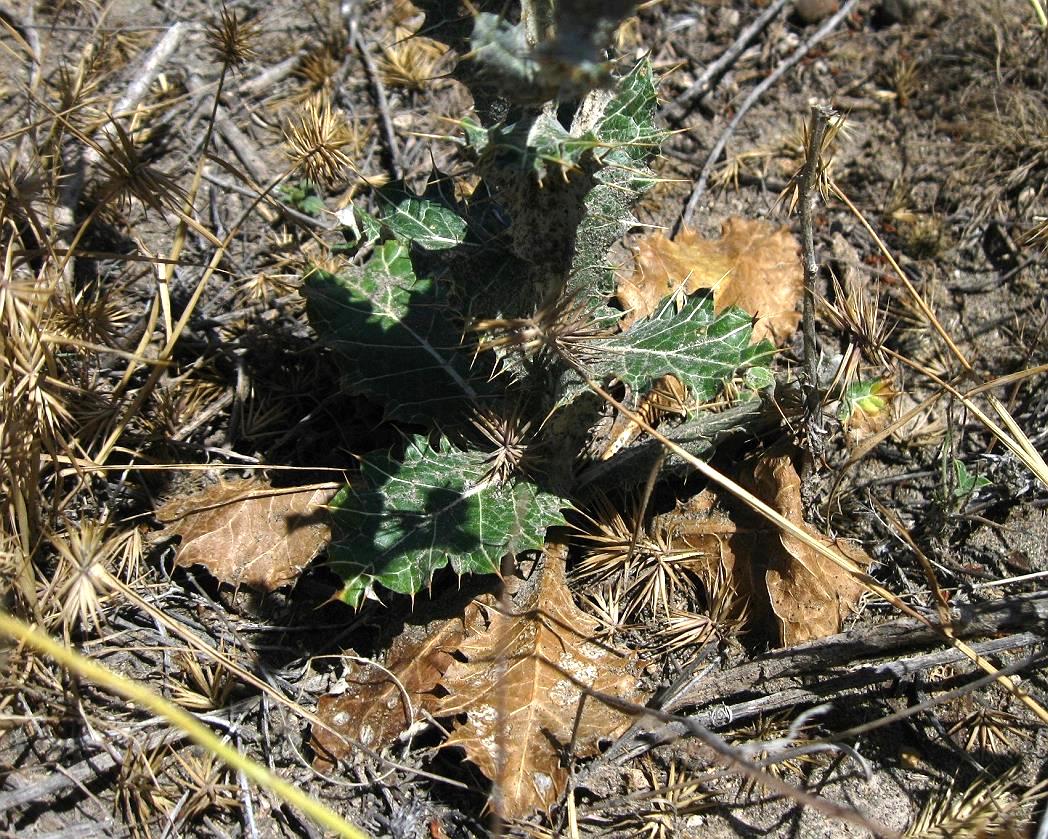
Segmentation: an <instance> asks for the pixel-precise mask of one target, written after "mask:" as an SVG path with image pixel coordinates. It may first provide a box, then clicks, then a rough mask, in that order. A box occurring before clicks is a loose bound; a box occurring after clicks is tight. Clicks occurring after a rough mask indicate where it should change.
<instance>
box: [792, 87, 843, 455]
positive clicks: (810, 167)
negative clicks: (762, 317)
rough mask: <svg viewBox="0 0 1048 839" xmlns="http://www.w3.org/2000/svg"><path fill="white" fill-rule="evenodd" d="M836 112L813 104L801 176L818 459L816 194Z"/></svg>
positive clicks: (811, 424)
mask: <svg viewBox="0 0 1048 839" xmlns="http://www.w3.org/2000/svg"><path fill="white" fill-rule="evenodd" d="M834 116H836V111H834V110H833V109H832V108H830V107H827V106H826V105H813V106H812V109H811V122H810V123H809V126H808V147H807V149H806V150H805V162H804V171H803V173H802V175H801V179H800V184H799V191H800V208H801V245H802V247H803V248H804V310H803V319H802V328H803V332H804V373H805V378H806V382H805V387H804V389H805V400H804V401H805V406H806V412H807V426H808V438H809V443H810V445H811V454H812V457H813V458H817V456H818V451H819V450H821V448H822V438H821V430H820V425H819V422H818V415H819V411H820V402H821V397H820V395H819V360H818V354H817V347H816V345H815V281H816V280H817V279H818V276H819V262H818V259H817V258H816V255H815V222H814V214H815V194H816V191H817V190H816V187H817V185H818V182H819V176H820V174H821V172H822V147H823V142H824V139H825V137H826V128H827V126H828V124H829V121H830V119H831V118H832V117H834Z"/></svg>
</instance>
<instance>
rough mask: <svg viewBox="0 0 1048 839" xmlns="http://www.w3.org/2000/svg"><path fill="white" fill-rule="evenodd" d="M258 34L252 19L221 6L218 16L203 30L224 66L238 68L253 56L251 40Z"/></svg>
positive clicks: (208, 42) (253, 50) (209, 44)
mask: <svg viewBox="0 0 1048 839" xmlns="http://www.w3.org/2000/svg"><path fill="white" fill-rule="evenodd" d="M257 35H258V25H257V24H256V23H255V22H254V21H249V20H247V19H246V18H241V17H240V16H239V15H238V14H237V13H236V12H235V11H230V9H229V8H228V7H226V6H224V5H223V6H222V11H221V12H219V15H218V18H217V19H215V20H212V21H211V22H210V23H209V24H208V25H207V28H206V29H205V30H204V37H205V39H206V41H207V45H208V46H209V47H210V48H211V51H212V52H213V53H214V54H215V57H216V58H217V59H218V60H219V62H221V63H222V65H223V66H224V67H229V68H234V69H237V68H240V67H242V66H243V65H244V64H246V63H247V62H248V61H250V60H251V59H252V58H254V57H255V55H256V53H255V49H254V47H253V46H252V42H253V41H254V39H255V38H256V36H257Z"/></svg>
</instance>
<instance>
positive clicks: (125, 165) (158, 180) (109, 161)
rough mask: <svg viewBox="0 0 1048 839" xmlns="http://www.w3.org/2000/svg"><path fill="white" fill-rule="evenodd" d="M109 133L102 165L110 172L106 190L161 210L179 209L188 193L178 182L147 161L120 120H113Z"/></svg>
mask: <svg viewBox="0 0 1048 839" xmlns="http://www.w3.org/2000/svg"><path fill="white" fill-rule="evenodd" d="M106 133H107V134H108V137H109V148H108V149H106V150H105V151H104V152H103V153H102V158H101V167H102V169H104V170H105V172H106V174H107V175H108V184H107V187H106V188H107V191H109V192H111V193H112V194H114V195H115V196H116V197H119V198H124V199H125V200H127V199H130V198H131V197H134V198H137V199H138V200H139V201H141V202H142V203H143V204H145V205H146V206H147V207H151V208H152V209H154V210H156V211H157V212H159V213H162V212H164V211H165V209H171V210H176V211H177V210H179V209H180V208H181V206H182V205H183V204H184V203H185V201H186V193H185V191H184V190H183V189H182V188H181V187H180V186H179V185H178V182H177V181H176V180H175V179H174V178H172V177H171V176H170V175H167V174H165V173H163V172H160V171H158V170H157V169H154V168H153V167H152V166H150V165H149V164H148V163H147V162H146V161H145V159H144V158H143V157H142V155H141V154H140V152H139V149H138V148H137V146H136V145H135V141H134V138H133V137H132V136H131V134H130V133H129V132H128V130H127V129H126V128H124V126H123V125H121V124H120V123H119V122H118V121H117V120H115V119H112V118H111V119H110V123H109V128H108V130H107V131H106Z"/></svg>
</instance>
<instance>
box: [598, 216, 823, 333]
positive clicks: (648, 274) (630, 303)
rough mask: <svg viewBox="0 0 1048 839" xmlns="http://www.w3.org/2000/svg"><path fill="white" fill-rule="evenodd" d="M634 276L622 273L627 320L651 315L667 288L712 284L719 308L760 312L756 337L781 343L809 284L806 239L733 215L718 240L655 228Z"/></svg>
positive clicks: (639, 249) (625, 324) (638, 253)
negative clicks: (805, 266) (804, 253)
mask: <svg viewBox="0 0 1048 839" xmlns="http://www.w3.org/2000/svg"><path fill="white" fill-rule="evenodd" d="M634 260H635V267H634V273H633V276H632V277H629V278H620V279H619V285H618V291H617V296H618V298H619V302H620V303H621V304H622V305H623V307H624V308H625V309H626V316H625V317H624V318H623V321H622V328H623V329H628V328H629V327H630V326H632V325H633V323H634V321H637V320H639V319H640V318H643V317H647V316H648V315H650V314H651V313H652V312H654V311H655V310H656V307H657V306H658V305H659V302H660V301H661V300H663V299H664V298H665V297H666V295H668V294H670V293H671V292H673V291H676V290H677V289H680V288H683V290H684V291H685V292H687V293H688V294H694V293H695V292H697V291H700V290H702V289H708V288H712V289H713V303H714V306H715V307H716V309H717V311H720V310H721V309H724V308H727V307H728V306H738V307H739V308H740V309H743V310H744V311H747V312H749V313H750V314H753V315H756V316H757V318H758V320H757V324H756V326H755V327H754V330H753V340H754V342H756V341H760V340H762V339H764V338H768V339H769V340H771V341H772V343H774V344H775V345H776V346H782V345H783V344H784V343H785V342H786V341H787V339H789V337H790V336H791V335H792V334H793V333H794V331H795V330H796V329H797V324H798V323H799V322H800V314H799V313H798V312H797V311H796V309H797V301H798V300H799V299H800V297H801V293H802V291H803V289H804V270H803V268H802V266H801V260H800V245H799V244H798V243H797V240H796V239H795V238H794V237H793V235H792V234H791V233H790V232H789V230H787V229H786V228H785V227H776V226H774V225H772V224H769V223H767V222H764V221H756V220H754V221H751V220H748V219H743V218H730V219H728V220H727V221H726V222H724V224H723V225H722V227H721V237H720V239H717V240H710V239H703V238H701V237H700V236H699V234H698V233H696V232H695V231H694V230H690V229H688V228H684V229H683V230H681V231H680V233H679V234H678V235H677V238H676V239H673V240H670V239H667V238H666V236H665V235H663V234H662V233H653V234H652V235H650V236H646V237H645V238H643V239H641V240H640V242H638V243H637V246H636V248H635V251H634Z"/></svg>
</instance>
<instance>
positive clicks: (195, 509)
mask: <svg viewBox="0 0 1048 839" xmlns="http://www.w3.org/2000/svg"><path fill="white" fill-rule="evenodd" d="M334 494H335V489H333V488H331V487H329V486H328V485H323V486H322V487H321V488H317V487H305V488H303V489H298V490H291V491H288V490H283V489H274V488H273V487H272V486H271V485H270V484H268V483H267V482H266V481H264V480H262V479H261V478H246V479H243V480H237V481H221V482H219V483H217V484H214V485H212V486H209V487H207V488H206V489H204V490H201V491H200V492H196V493H193V494H192V495H188V496H184V497H179V498H175V499H173V500H171V501H168V502H167V503H165V504H163V505H162V506H161V507H160V508H159V509H157V511H156V516H157V519H158V520H159V521H160V522H161V523H162V524H163V525H164V529H163V530H161V531H160V532H159V533H158V534H157V535H158V537H159V538H169V537H171V536H180V537H181V538H182V543H181V544H180V545H179V547H178V549H177V551H176V553H175V564H176V565H180V566H182V567H184V568H185V567H188V566H190V565H203V566H204V567H205V568H206V569H207V570H208V571H210V572H211V574H212V575H214V576H215V577H216V578H217V579H218V580H219V581H220V582H223V583H228V584H229V585H233V586H241V585H245V586H249V587H250V588H253V589H258V590H261V591H273V590H275V589H278V588H280V587H281V586H285V585H288V584H289V583H291V582H293V581H294V580H295V579H296V578H297V577H298V575H299V573H300V572H301V571H302V569H303V568H305V566H306V565H308V564H309V562H310V561H311V560H312V559H313V557H315V556H316V555H317V554H318V553H319V552H320V550H321V548H323V547H324V545H326V544H327V543H328V542H329V541H330V539H331V525H330V520H329V517H328V512H327V504H328V502H329V501H330V500H331V498H332V496H333V495H334Z"/></svg>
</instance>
